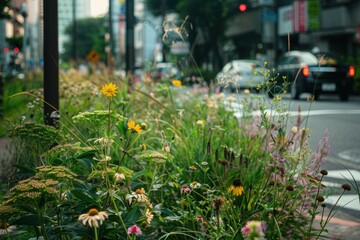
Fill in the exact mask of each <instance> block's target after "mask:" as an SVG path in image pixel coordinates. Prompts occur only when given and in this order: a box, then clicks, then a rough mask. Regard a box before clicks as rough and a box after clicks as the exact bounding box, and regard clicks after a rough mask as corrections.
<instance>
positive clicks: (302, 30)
mask: <svg viewBox="0 0 360 240" xmlns="http://www.w3.org/2000/svg"><path fill="white" fill-rule="evenodd" d="M247 3H248V9H247V10H246V11H245V12H238V13H237V15H236V16H235V19H234V21H233V24H231V25H230V26H229V29H228V30H227V32H226V36H227V37H228V38H229V39H230V40H231V41H232V44H233V46H234V48H235V51H236V53H237V56H236V57H238V58H256V56H259V55H260V56H261V55H262V56H265V58H266V59H267V60H269V61H270V62H273V61H275V59H276V58H277V56H279V55H280V54H282V53H284V52H286V51H288V50H289V49H290V50H294V49H298V50H311V49H313V48H314V47H317V48H318V49H320V51H325V52H326V51H331V52H335V53H337V54H340V55H342V56H352V57H354V56H355V55H356V54H357V53H356V52H357V49H359V43H360V42H359V34H360V14H359V13H360V1H359V0H322V1H320V0H249V1H247ZM245 39H246V40H245Z"/></svg>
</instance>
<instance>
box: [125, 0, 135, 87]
mask: <svg viewBox="0 0 360 240" xmlns="http://www.w3.org/2000/svg"><path fill="white" fill-rule="evenodd" d="M125 45H126V49H125V51H126V53H125V54H126V55H125V58H126V73H127V74H128V75H129V76H131V75H132V74H133V73H134V65H135V47H134V0H127V1H126V44H125ZM130 80H131V79H130Z"/></svg>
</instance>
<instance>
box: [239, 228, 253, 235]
mask: <svg viewBox="0 0 360 240" xmlns="http://www.w3.org/2000/svg"><path fill="white" fill-rule="evenodd" d="M241 232H242V233H243V234H244V235H248V234H250V233H251V228H250V227H249V226H245V227H243V228H242V229H241Z"/></svg>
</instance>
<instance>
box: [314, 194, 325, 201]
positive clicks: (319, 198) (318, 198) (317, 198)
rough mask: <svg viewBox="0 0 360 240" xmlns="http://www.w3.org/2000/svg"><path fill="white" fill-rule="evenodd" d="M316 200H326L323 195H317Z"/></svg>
mask: <svg viewBox="0 0 360 240" xmlns="http://www.w3.org/2000/svg"><path fill="white" fill-rule="evenodd" d="M316 200H317V201H319V202H323V201H325V198H324V197H323V196H321V195H319V196H317V197H316Z"/></svg>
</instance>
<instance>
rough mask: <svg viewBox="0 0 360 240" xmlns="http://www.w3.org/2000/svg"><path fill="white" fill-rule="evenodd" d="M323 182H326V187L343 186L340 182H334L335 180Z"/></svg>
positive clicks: (324, 182) (323, 182)
mask: <svg viewBox="0 0 360 240" xmlns="http://www.w3.org/2000/svg"><path fill="white" fill-rule="evenodd" d="M321 183H322V184H324V185H325V186H326V187H332V188H341V185H342V184H339V183H333V182H327V181H321Z"/></svg>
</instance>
